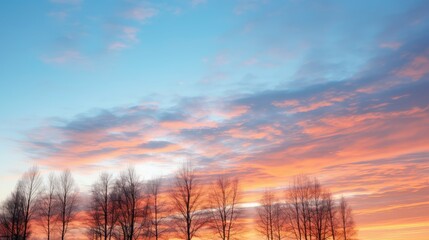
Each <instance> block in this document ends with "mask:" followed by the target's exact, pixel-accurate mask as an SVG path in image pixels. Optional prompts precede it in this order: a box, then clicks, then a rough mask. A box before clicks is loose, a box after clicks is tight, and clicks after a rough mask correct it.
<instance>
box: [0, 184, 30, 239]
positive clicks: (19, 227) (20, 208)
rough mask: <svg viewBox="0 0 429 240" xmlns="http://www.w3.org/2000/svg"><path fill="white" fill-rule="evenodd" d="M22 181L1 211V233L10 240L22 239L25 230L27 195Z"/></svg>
mask: <svg viewBox="0 0 429 240" xmlns="http://www.w3.org/2000/svg"><path fill="white" fill-rule="evenodd" d="M23 193H24V189H23V184H22V182H21V181H20V182H18V184H17V186H16V188H15V190H14V191H13V192H12V194H11V196H10V197H9V198H8V199H7V200H6V201H5V202H4V203H3V205H2V208H1V212H0V235H1V236H3V237H6V239H10V240H21V239H23V237H24V231H25V202H26V201H25V200H26V199H25V196H24V194H23Z"/></svg>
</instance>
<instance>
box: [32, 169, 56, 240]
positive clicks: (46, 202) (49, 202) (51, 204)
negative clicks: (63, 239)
mask: <svg viewBox="0 0 429 240" xmlns="http://www.w3.org/2000/svg"><path fill="white" fill-rule="evenodd" d="M56 187H57V185H56V178H55V175H54V174H53V173H51V174H49V176H48V182H47V185H46V187H45V188H44V190H43V192H42V194H41V197H40V198H39V200H38V204H37V205H38V207H37V209H38V220H39V223H40V225H41V226H42V227H43V229H44V230H45V233H46V238H47V239H48V240H50V239H51V236H52V232H53V229H54V228H55V226H56V223H57V216H58V199H57V196H56V192H57V190H56Z"/></svg>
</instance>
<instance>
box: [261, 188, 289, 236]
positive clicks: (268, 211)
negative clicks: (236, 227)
mask: <svg viewBox="0 0 429 240" xmlns="http://www.w3.org/2000/svg"><path fill="white" fill-rule="evenodd" d="M260 204H261V205H260V207H259V208H258V219H257V224H258V225H257V227H258V231H259V232H260V233H261V234H262V235H264V237H265V238H266V239H267V240H281V239H284V238H285V237H286V229H285V227H286V224H285V223H286V220H287V218H286V217H285V215H284V208H283V205H282V204H281V203H280V202H279V201H278V199H277V198H276V197H275V195H274V193H273V192H272V191H271V190H267V191H265V192H264V195H263V196H262V198H261V202H260Z"/></svg>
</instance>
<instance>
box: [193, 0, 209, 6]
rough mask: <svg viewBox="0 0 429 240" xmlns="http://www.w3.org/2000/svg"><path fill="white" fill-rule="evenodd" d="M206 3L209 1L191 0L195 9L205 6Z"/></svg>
mask: <svg viewBox="0 0 429 240" xmlns="http://www.w3.org/2000/svg"><path fill="white" fill-rule="evenodd" d="M206 2H207V0H191V5H192V6H194V7H195V6H198V5H201V4H204V3H206Z"/></svg>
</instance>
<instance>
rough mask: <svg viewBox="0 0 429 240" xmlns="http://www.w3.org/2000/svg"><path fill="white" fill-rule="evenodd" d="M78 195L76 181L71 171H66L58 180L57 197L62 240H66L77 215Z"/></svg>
mask: <svg viewBox="0 0 429 240" xmlns="http://www.w3.org/2000/svg"><path fill="white" fill-rule="evenodd" d="M77 195H78V190H77V188H76V185H75V182H74V179H73V177H72V175H71V173H70V170H65V171H64V172H62V173H61V175H60V176H59V178H58V186H57V187H56V196H57V201H58V207H59V216H58V217H59V222H60V223H61V226H60V229H61V240H64V239H65V236H66V233H67V231H68V227H69V224H70V222H71V221H72V220H73V219H74V217H75V215H76V210H77V209H76V208H77Z"/></svg>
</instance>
